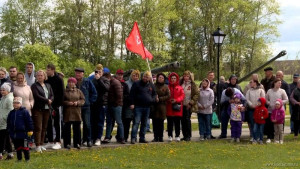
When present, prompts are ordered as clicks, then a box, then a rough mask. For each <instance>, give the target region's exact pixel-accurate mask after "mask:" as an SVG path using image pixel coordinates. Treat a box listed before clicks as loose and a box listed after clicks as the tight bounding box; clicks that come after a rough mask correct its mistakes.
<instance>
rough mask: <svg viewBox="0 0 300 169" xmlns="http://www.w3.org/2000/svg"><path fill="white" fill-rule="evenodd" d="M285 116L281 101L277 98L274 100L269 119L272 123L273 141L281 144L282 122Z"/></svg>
mask: <svg viewBox="0 0 300 169" xmlns="http://www.w3.org/2000/svg"><path fill="white" fill-rule="evenodd" d="M284 118H285V112H284V109H283V103H282V100H281V99H277V100H276V102H275V109H274V110H272V114H271V120H272V122H273V123H274V130H275V134H274V138H275V139H274V140H275V143H276V144H278V143H280V144H283V123H284Z"/></svg>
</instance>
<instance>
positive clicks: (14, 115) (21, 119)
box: [7, 97, 33, 161]
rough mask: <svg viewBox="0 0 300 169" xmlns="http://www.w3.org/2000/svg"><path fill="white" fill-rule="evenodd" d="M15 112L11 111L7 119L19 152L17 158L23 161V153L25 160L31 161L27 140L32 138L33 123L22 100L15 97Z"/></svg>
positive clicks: (8, 127) (8, 128) (10, 132)
mask: <svg viewBox="0 0 300 169" xmlns="http://www.w3.org/2000/svg"><path fill="white" fill-rule="evenodd" d="M13 107H14V110H12V111H10V113H9V115H8V118H7V130H8V132H9V135H10V137H11V139H12V140H13V143H14V146H15V149H16V150H17V158H18V160H19V161H21V160H22V151H23V153H24V156H25V160H26V161H28V160H29V159H30V156H29V147H28V143H27V141H26V140H27V138H28V137H31V136H32V133H33V132H32V131H33V123H32V120H31V117H30V115H29V112H28V111H27V110H26V109H25V108H24V107H22V98H21V97H15V98H14V101H13Z"/></svg>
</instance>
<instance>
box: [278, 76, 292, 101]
mask: <svg viewBox="0 0 300 169" xmlns="http://www.w3.org/2000/svg"><path fill="white" fill-rule="evenodd" d="M280 88H281V89H283V90H284V91H285V93H286V95H287V96H288V98H290V95H291V91H290V85H289V84H288V83H287V82H286V81H284V80H282V81H281V87H280Z"/></svg>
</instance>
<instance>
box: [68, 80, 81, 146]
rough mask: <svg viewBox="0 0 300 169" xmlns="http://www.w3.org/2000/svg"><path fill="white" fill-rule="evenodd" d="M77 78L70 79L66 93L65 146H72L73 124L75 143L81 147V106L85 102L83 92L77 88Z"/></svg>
mask: <svg viewBox="0 0 300 169" xmlns="http://www.w3.org/2000/svg"><path fill="white" fill-rule="evenodd" d="M76 83H77V80H76V79H75V78H73V77H71V78H69V79H68V87H67V89H66V91H65V94H64V109H63V110H64V123H65V125H64V147H65V148H67V149H70V148H71V125H72V126H73V144H74V147H75V148H77V149H80V142H81V130H80V123H81V121H82V119H81V108H80V107H81V106H82V105H83V104H84V102H85V98H84V95H83V93H82V92H81V91H80V90H79V89H77V88H76Z"/></svg>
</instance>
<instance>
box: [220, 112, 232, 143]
mask: <svg viewBox="0 0 300 169" xmlns="http://www.w3.org/2000/svg"><path fill="white" fill-rule="evenodd" d="M227 108H228V107H227V106H225V107H224V109H223V110H221V136H223V137H226V136H227V127H228V122H229V118H230V116H229V115H228V113H227Z"/></svg>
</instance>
